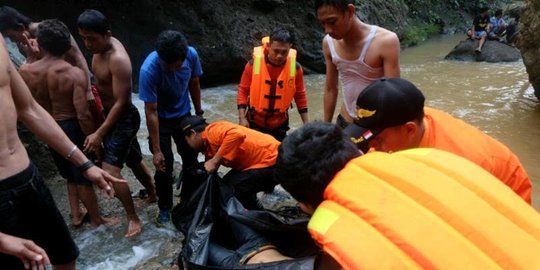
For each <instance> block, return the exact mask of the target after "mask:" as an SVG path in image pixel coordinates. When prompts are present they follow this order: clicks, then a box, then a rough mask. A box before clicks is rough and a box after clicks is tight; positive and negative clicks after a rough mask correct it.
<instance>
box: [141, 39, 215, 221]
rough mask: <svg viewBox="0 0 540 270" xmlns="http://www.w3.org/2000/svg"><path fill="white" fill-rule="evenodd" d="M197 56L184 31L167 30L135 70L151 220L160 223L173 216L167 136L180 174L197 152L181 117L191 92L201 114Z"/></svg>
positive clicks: (186, 110) (186, 171) (171, 159)
mask: <svg viewBox="0 0 540 270" xmlns="http://www.w3.org/2000/svg"><path fill="white" fill-rule="evenodd" d="M202 73H203V72H202V68H201V62H200V60H199V55H198V54H197V51H196V50H195V48H193V47H191V46H188V43H187V41H186V38H185V37H184V35H183V34H182V33H180V32H178V31H173V30H166V31H163V32H161V33H160V34H159V36H158V38H157V42H156V50H155V51H153V52H151V53H150V54H149V55H148V56H147V57H146V60H144V63H143V64H142V66H141V70H140V75H139V98H140V99H141V100H142V101H144V110H145V114H146V124H147V126H148V133H149V136H150V149H151V151H152V154H153V155H154V156H153V162H154V166H155V167H156V174H155V176H154V180H155V181H156V191H157V195H158V207H159V212H158V214H157V216H156V219H155V222H156V225H158V226H163V225H164V224H165V223H168V222H169V221H170V219H171V209H172V207H173V191H172V184H173V165H174V155H173V151H172V145H171V138H172V139H173V140H174V142H175V144H176V149H177V151H178V153H179V154H180V157H181V158H182V175H183V177H188V175H189V174H190V173H191V172H192V171H193V170H192V169H195V167H196V165H197V163H198V161H197V153H196V152H195V151H194V150H193V149H191V148H190V147H189V145H188V144H187V143H186V140H185V138H184V135H183V133H182V129H181V128H180V123H181V122H182V120H183V119H184V118H186V117H188V116H190V115H191V106H190V96H191V100H192V101H193V106H194V107H195V114H196V115H199V116H202V115H203V113H204V111H203V110H202V109H201V86H200V83H199V77H200V76H201V75H202Z"/></svg>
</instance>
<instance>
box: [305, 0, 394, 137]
mask: <svg viewBox="0 0 540 270" xmlns="http://www.w3.org/2000/svg"><path fill="white" fill-rule="evenodd" d="M354 2H355V1H354V0H316V1H315V8H316V11H317V18H318V19H319V22H320V23H321V25H322V26H323V28H324V31H325V33H326V34H327V35H326V36H325V37H324V39H323V42H322V47H323V53H324V58H325V61H326V86H325V90H324V115H323V120H324V121H326V122H331V121H332V118H333V117H334V111H335V108H336V102H337V97H338V74H339V77H340V80H341V82H342V85H343V98H344V102H343V106H342V107H341V110H340V114H339V116H338V124H339V125H341V126H342V127H344V126H346V125H348V124H349V123H352V121H353V119H354V118H355V117H356V98H357V97H358V95H359V94H360V93H361V92H362V90H364V88H365V87H366V86H368V85H369V84H371V83H372V82H373V81H375V80H377V79H379V78H381V77H399V51H400V47H399V39H398V37H397V35H396V34H395V33H394V32H392V31H389V30H387V29H384V28H381V27H377V26H374V25H369V24H366V23H364V22H362V21H360V19H359V18H358V17H357V16H356V7H355V5H354Z"/></svg>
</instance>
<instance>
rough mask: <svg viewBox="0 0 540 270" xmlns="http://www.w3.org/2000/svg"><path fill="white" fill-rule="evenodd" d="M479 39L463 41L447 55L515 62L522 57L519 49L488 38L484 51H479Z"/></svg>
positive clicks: (456, 57) (489, 60)
mask: <svg viewBox="0 0 540 270" xmlns="http://www.w3.org/2000/svg"><path fill="white" fill-rule="evenodd" d="M476 48H478V40H471V39H467V40H464V41H461V42H460V43H459V44H458V45H457V46H456V47H455V48H454V49H453V50H452V51H451V52H450V53H449V54H448V55H447V56H446V57H445V59H448V60H458V61H471V62H472V61H486V62H490V63H496V62H514V61H518V60H519V59H520V58H521V55H520V53H519V50H518V49H516V48H514V47H512V46H509V45H506V44H504V43H502V42H498V41H492V40H487V41H486V43H484V46H483V47H482V52H481V53H477V52H475V49H476Z"/></svg>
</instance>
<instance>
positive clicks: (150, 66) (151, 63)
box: [141, 51, 159, 73]
mask: <svg viewBox="0 0 540 270" xmlns="http://www.w3.org/2000/svg"><path fill="white" fill-rule="evenodd" d="M158 63H159V56H158V54H157V52H156V51H152V52H151V53H149V54H148V56H146V59H145V60H144V62H143V64H142V65H141V71H144V72H149V73H153V72H154V71H155V69H156V65H157V64H158Z"/></svg>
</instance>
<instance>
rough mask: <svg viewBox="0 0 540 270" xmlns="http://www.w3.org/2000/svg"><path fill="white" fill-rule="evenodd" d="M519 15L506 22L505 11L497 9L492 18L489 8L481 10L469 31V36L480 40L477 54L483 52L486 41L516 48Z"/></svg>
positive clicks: (476, 50)
mask: <svg viewBox="0 0 540 270" xmlns="http://www.w3.org/2000/svg"><path fill="white" fill-rule="evenodd" d="M519 18H520V15H519V14H515V15H512V19H511V20H510V21H509V22H506V21H505V20H504V18H503V10H502V9H497V10H495V13H494V14H493V16H492V17H490V16H489V8H487V7H483V8H480V11H479V14H478V15H476V16H475V17H474V20H473V24H472V26H471V28H470V29H469V30H467V36H468V37H469V38H471V39H473V40H478V47H477V48H476V49H475V52H476V53H481V52H482V47H483V46H484V43H485V42H486V40H495V41H499V42H502V43H505V44H508V45H510V46H515V43H516V41H517V37H518V34H519Z"/></svg>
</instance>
